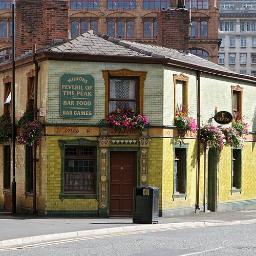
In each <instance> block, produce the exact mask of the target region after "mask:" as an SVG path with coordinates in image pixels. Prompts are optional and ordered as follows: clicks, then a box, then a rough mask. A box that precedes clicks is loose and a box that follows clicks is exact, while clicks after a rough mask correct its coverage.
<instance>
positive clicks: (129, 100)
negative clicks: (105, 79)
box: [108, 77, 140, 112]
mask: <svg viewBox="0 0 256 256" xmlns="http://www.w3.org/2000/svg"><path fill="white" fill-rule="evenodd" d="M111 79H121V80H134V81H135V99H129V98H128V99H118V98H111V96H110V89H109V91H108V107H109V105H110V103H111V102H112V101H115V102H117V101H119V102H121V101H122V102H135V104H136V108H138V107H139V81H138V77H110V78H109V88H110V87H111ZM139 111H140V110H139V109H136V111H135V112H139Z"/></svg>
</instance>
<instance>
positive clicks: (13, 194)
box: [11, 4, 17, 214]
mask: <svg viewBox="0 0 256 256" xmlns="http://www.w3.org/2000/svg"><path fill="white" fill-rule="evenodd" d="M15 54H16V52H15V5H14V4H12V88H11V99H12V214H15V213H16V197H17V195H16V177H15V176H16V170H15V168H16V166H15V165H16V116H15V111H16V106H15V104H16V103H15V83H16V81H15V68H16V64H15Z"/></svg>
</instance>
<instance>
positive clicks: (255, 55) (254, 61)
mask: <svg viewBox="0 0 256 256" xmlns="http://www.w3.org/2000/svg"><path fill="white" fill-rule="evenodd" d="M251 63H252V64H256V53H252V54H251Z"/></svg>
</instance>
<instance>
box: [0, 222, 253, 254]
mask: <svg viewBox="0 0 256 256" xmlns="http://www.w3.org/2000/svg"><path fill="white" fill-rule="evenodd" d="M222 223H223V225H219V226H213V227H211V226H206V227H198V226H197V227H196V226H195V227H194V228H187V227H186V226H184V227H180V228H177V229H170V228H167V229H164V228H162V229H160V230H145V231H133V232H120V233H115V234H108V235H94V236H88V237H80V238H77V239H69V240H62V241H55V242H54V241H52V242H47V243H41V244H33V245H28V246H24V247H13V248H10V249H3V250H0V256H2V255H3V256H32V255H33V256H34V255H35V256H45V255H47V256H87V255H88V256H90V255H93V256H96V255H102V256H103V255H104V256H110V255H111V256H112V255H118V256H119V255H120V256H126V255H127V256H128V255H143V256H146V255H147V256H151V255H152V256H155V255H157V256H163V255H168V256H170V255H171V256H190V255H206V256H213V255H216V256H217V255H218V256H221V255H223V256H224V255H225V256H228V255H232V256H236V255H237V256H238V255H239V256H243V255H250V256H255V255H256V223H250V222H244V224H238V223H236V224H231V225H230V222H227V221H225V220H224V221H223V222H222Z"/></svg>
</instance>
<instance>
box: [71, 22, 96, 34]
mask: <svg viewBox="0 0 256 256" xmlns="http://www.w3.org/2000/svg"><path fill="white" fill-rule="evenodd" d="M89 30H93V31H94V32H95V33H97V32H98V19H95V18H85V19H76V20H73V21H71V38H76V37H77V36H79V35H81V34H83V33H85V32H87V31H89Z"/></svg>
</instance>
